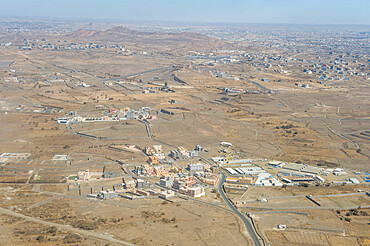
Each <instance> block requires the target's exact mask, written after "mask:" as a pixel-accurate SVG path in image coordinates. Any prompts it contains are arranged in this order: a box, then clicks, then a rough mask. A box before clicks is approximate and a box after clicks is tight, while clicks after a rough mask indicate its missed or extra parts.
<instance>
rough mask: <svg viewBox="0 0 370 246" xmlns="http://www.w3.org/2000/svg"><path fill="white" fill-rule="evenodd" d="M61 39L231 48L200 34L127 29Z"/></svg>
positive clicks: (200, 48) (88, 32)
mask: <svg viewBox="0 0 370 246" xmlns="http://www.w3.org/2000/svg"><path fill="white" fill-rule="evenodd" d="M59 38H62V39H66V40H69V41H76V42H114V43H131V44H137V45H145V46H149V47H153V48H154V47H162V48H172V49H180V50H215V49H221V48H227V47H230V46H231V45H230V44H229V43H227V42H225V41H222V40H219V39H217V38H213V37H209V36H206V35H203V34H199V33H193V32H182V33H162V32H138V31H135V30H131V29H128V28H126V27H114V28H111V29H108V30H105V31H91V30H84V29H80V30H78V31H75V32H72V33H69V34H65V35H62V36H60V37H59Z"/></svg>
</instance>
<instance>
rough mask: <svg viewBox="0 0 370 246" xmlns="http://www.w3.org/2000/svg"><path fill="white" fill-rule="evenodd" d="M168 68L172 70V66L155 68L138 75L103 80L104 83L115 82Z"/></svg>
mask: <svg viewBox="0 0 370 246" xmlns="http://www.w3.org/2000/svg"><path fill="white" fill-rule="evenodd" d="M169 68H172V66H169V67H160V68H155V69H151V70H147V71H144V72H140V73H134V74H129V75H125V76H122V77H118V78H111V79H104V81H115V80H120V79H124V78H127V77H131V76H136V75H141V74H144V73H150V72H155V71H158V70H162V69H169Z"/></svg>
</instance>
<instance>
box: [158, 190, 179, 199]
mask: <svg viewBox="0 0 370 246" xmlns="http://www.w3.org/2000/svg"><path fill="white" fill-rule="evenodd" d="M158 197H159V198H162V199H165V200H167V199H170V198H173V197H175V192H174V191H172V190H165V191H162V192H160V193H158Z"/></svg>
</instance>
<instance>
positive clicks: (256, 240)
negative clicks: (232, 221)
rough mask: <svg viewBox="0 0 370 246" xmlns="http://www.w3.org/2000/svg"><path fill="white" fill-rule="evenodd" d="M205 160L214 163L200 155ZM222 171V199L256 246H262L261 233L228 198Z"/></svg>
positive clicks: (220, 187) (219, 190) (219, 185)
mask: <svg viewBox="0 0 370 246" xmlns="http://www.w3.org/2000/svg"><path fill="white" fill-rule="evenodd" d="M200 158H201V159H202V160H203V161H205V162H207V163H208V164H210V165H212V166H214V165H213V163H211V162H210V161H209V160H207V159H205V158H203V157H200ZM220 173H221V178H220V180H219V182H218V187H217V188H218V192H219V193H220V195H221V197H222V199H223V200H224V202H225V203H226V204H227V205H228V206H229V208H230V209H231V210H232V211H233V213H234V214H235V215H237V216H238V217H239V218H240V219H241V220H242V221H243V223H244V225H245V227H246V229H247V231H248V234H249V235H250V237H251V238H252V240H253V244H254V245H255V246H261V242H260V240H259V235H258V234H257V233H256V231H255V229H254V227H253V225H252V223H251V222H250V221H249V220H248V219H247V218H246V217H245V216H244V215H243V214H242V213H241V212H239V211H238V210H237V209H236V208H235V206H234V205H233V204H232V203H231V202H230V200H229V198H227V196H226V194H225V191H224V183H225V179H226V176H225V174H224V173H223V171H221V170H220Z"/></svg>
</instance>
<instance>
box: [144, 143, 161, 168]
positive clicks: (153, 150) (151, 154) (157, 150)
mask: <svg viewBox="0 0 370 246" xmlns="http://www.w3.org/2000/svg"><path fill="white" fill-rule="evenodd" d="M144 153H145V154H146V155H147V156H148V163H149V164H151V165H159V164H161V162H163V160H164V159H166V156H165V154H164V153H163V150H162V145H153V146H145V149H144Z"/></svg>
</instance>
